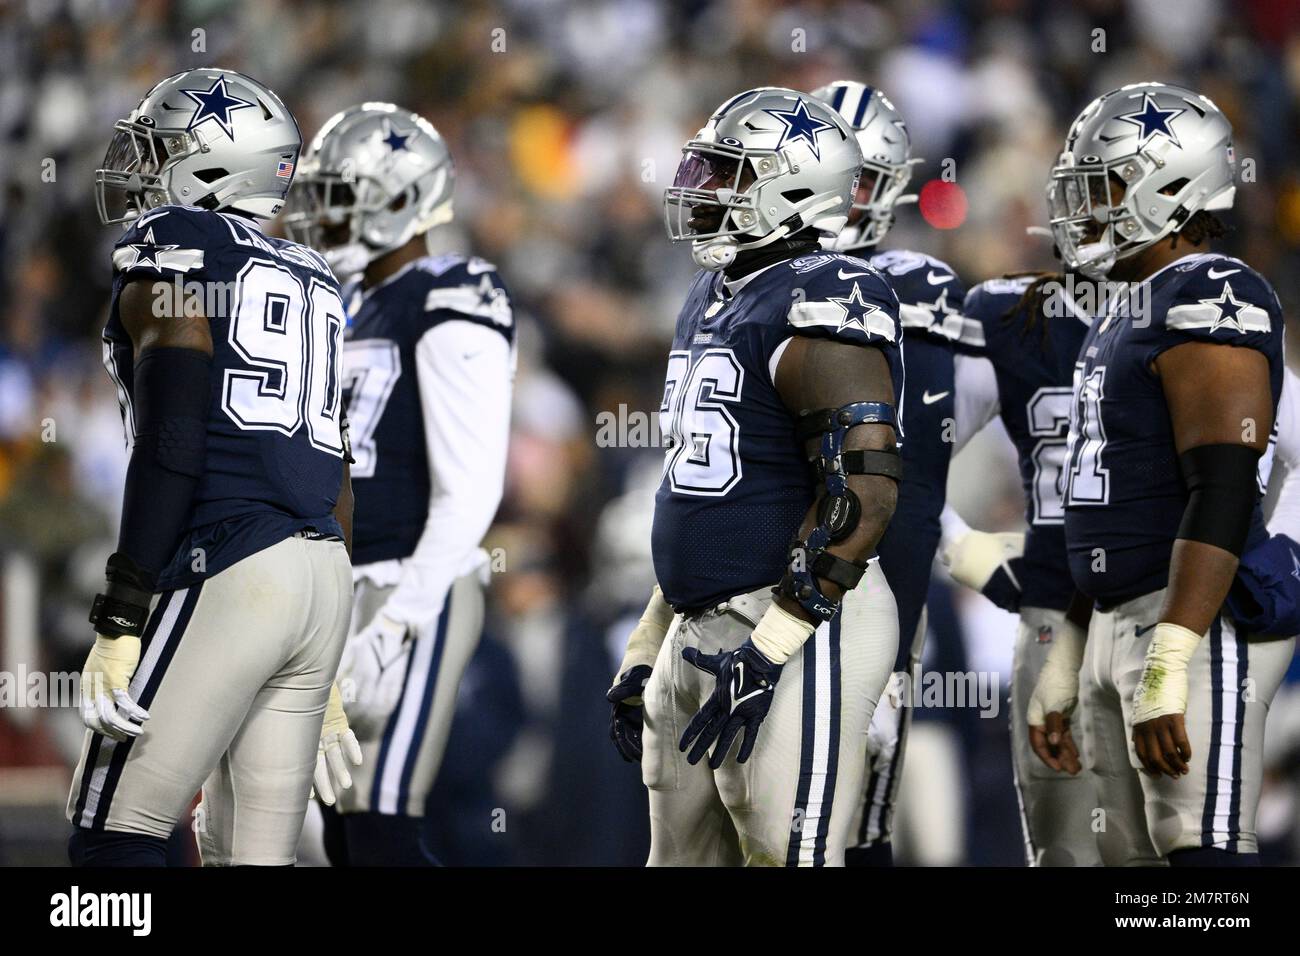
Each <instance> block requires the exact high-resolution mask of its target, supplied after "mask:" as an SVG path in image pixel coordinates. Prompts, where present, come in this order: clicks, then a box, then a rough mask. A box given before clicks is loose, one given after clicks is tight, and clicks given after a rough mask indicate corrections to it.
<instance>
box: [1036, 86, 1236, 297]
mask: <svg viewBox="0 0 1300 956" xmlns="http://www.w3.org/2000/svg"><path fill="white" fill-rule="evenodd" d="M1235 178H1236V160H1235V157H1234V155H1233V148H1232V124H1231V123H1229V122H1228V118H1227V117H1226V116H1224V115H1223V113H1222V111H1221V110H1220V109H1219V108H1218V107H1217V106H1215V105H1214V104H1213V103H1212V102H1211V101H1210V100H1209V98H1207V97H1205V96H1202V95H1201V94H1199V93H1194V92H1192V91H1191V90H1187V89H1184V88H1183V87H1180V86H1167V85H1165V84H1164V83H1135V84H1132V85H1130V86H1125V87H1121V88H1120V89H1118V90H1112V91H1111V92H1109V93H1106V94H1104V95H1102V96H1099V97H1098V98H1097V99H1095V100H1093V101H1092V102H1091V103H1089V104H1088V106H1087V107H1085V108H1084V110H1083V112H1082V113H1080V114H1079V116H1078V118H1077V119H1076V120H1075V121H1074V123H1073V125H1072V126H1071V127H1070V132H1069V134H1068V135H1067V137H1066V140H1065V149H1064V150H1063V151H1062V152H1061V155H1060V158H1059V159H1058V160H1057V164H1056V166H1055V168H1053V170H1052V177H1051V180H1050V181H1049V183H1048V189H1047V200H1048V207H1049V209H1050V212H1051V228H1052V235H1053V238H1054V239H1055V240H1056V245H1057V248H1058V249H1059V250H1060V252H1061V258H1062V259H1063V260H1064V262H1065V264H1066V265H1067V266H1069V267H1070V268H1072V269H1078V270H1080V271H1081V272H1083V273H1084V274H1085V275H1089V276H1091V277H1093V278H1101V277H1103V276H1105V275H1106V274H1107V273H1108V272H1109V271H1110V270H1111V268H1112V267H1113V266H1114V264H1115V262H1116V260H1118V259H1123V258H1126V257H1128V256H1131V255H1134V254H1135V253H1137V252H1139V251H1141V250H1142V249H1145V248H1147V247H1148V246H1150V245H1152V244H1153V243H1156V242H1159V241H1160V240H1161V239H1164V238H1165V237H1166V236H1168V235H1170V234H1171V233H1174V232H1177V231H1178V230H1179V229H1181V228H1182V226H1183V224H1184V223H1186V222H1187V221H1188V220H1189V219H1190V218H1191V217H1192V216H1193V215H1194V214H1195V213H1197V212H1200V211H1201V210H1211V211H1212V210H1217V209H1229V208H1231V207H1232V203H1233V199H1234V197H1235V195H1236V186H1235ZM1121 183H1122V186H1121V185H1120V184H1121Z"/></svg>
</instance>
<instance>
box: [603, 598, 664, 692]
mask: <svg viewBox="0 0 1300 956" xmlns="http://www.w3.org/2000/svg"><path fill="white" fill-rule="evenodd" d="M672 623H673V609H672V607H671V606H670V605H669V604H668V602H667V601H666V600H664V592H663V591H661V590H659V585H657V584H656V585H655V586H654V590H653V591H651V592H650V603H649V604H647V605H646V607H645V611H644V612H642V614H641V620H640V621H638V622H637V625H636V627H635V628H633V629H632V633H631V634H630V635H628V639H627V650H626V651H624V653H623V663H622V664H620V665H619V668H618V673H617V674H616V675H615V676H614V680H615V681H617V680H618V679H619V678H621V677H622V676H623V675H624V674H626V673H627V672H628V671H629V670H631V669H632V668H633V667H637V666H640V665H642V664H644V665H646V666H647V667H653V666H654V663H655V658H656V657H658V656H659V648H660V647H661V646H662V645H663V642H664V638H665V637H666V636H667V635H668V628H669V627H671V626H672Z"/></svg>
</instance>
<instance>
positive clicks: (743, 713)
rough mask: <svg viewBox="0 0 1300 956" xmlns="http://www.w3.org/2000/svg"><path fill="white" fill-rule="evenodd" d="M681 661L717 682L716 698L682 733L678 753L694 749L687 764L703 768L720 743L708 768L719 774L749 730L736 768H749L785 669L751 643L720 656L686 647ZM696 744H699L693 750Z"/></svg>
mask: <svg viewBox="0 0 1300 956" xmlns="http://www.w3.org/2000/svg"><path fill="white" fill-rule="evenodd" d="M682 657H684V658H685V659H686V660H687V661H689V662H690V663H692V664H694V665H695V666H696V667H698V668H699V669H700V670H702V671H708V672H709V673H710V674H712V675H713V676H714V677H716V678H717V679H718V685H717V686H716V687H715V688H713V693H712V694H710V695H709V699H708V700H706V701H705V702H704V706H703V707H701V708H700V712H699V713H698V714H696V715H695V716H694V717H692V718H691V722H690V723H689V724H687V725H686V732H685V733H684V734H682V739H681V743H680V744H679V745H678V746H679V748H680V749H681V750H685V749H686V748H687V747H691V752H690V753H689V754H687V755H686V761H687V763H690V764H697V763H699V762H700V758H701V757H703V756H704V754H705V753H706V752H707V751H708V749H709V745H710V744H712V743H713V742H714V741H715V740H716V741H717V742H718V745H717V746H716V747H715V748H714V749H713V756H712V757H710V758H709V766H710V767H712V768H713V769H714V770H717V769H718V768H719V767H721V766H722V761H723V760H725V759H726V758H727V751H729V750H730V749H731V744H732V742H733V741H734V740H735V739H736V735H737V734H738V733H740V731H741V728H744V731H745V739H744V740H743V741H741V744H740V753H739V755H737V757H736V763H744V762H745V761H746V760H748V759H749V755H750V754H751V753H752V752H753V750H754V743H755V742H756V741H757V740H758V728H759V725H760V724H762V723H763V718H764V717H766V716H767V712H768V709H769V708H770V707H771V706H772V692H773V691H774V690H775V689H776V681H777V678H779V677H780V676H781V665H780V664H773V663H772V662H771V661H769V660H768V659H767V658H766V657H764V656H763V655H762V654H761V653H760V652H759V650H758V648H757V647H755V646H754V644H753V642H752V641H748V640H747V641H745V643H744V644H741V645H740V646H739V647H738V648H736V649H735V650H734V651H722V652H720V653H718V654H701V653H700V652H699V650H698V649H697V648H694V647H686V648H683V649H682ZM692 740H694V741H695V745H694V746H693V747H692V746H691V741H692Z"/></svg>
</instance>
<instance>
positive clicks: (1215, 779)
mask: <svg viewBox="0 0 1300 956" xmlns="http://www.w3.org/2000/svg"><path fill="white" fill-rule="evenodd" d="M1209 637H1210V750H1209V753H1208V754H1207V755H1206V764H1205V806H1204V808H1203V809H1202V810H1201V845H1202V846H1212V845H1213V844H1214V807H1215V804H1216V803H1217V802H1218V799H1219V754H1220V750H1221V748H1220V746H1219V737H1220V735H1221V734H1222V732H1223V625H1222V624H1221V623H1220V621H1219V619H1218V618H1217V617H1216V618H1215V619H1214V623H1213V624H1211V625H1210V635H1209Z"/></svg>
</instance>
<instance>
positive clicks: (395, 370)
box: [343, 255, 515, 565]
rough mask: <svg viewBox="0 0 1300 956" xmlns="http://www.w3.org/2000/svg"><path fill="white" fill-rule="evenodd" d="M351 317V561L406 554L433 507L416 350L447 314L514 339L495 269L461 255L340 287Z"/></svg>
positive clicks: (347, 371) (347, 353) (347, 358)
mask: <svg viewBox="0 0 1300 956" xmlns="http://www.w3.org/2000/svg"><path fill="white" fill-rule="evenodd" d="M344 298H345V300H346V301H347V303H348V309H349V313H350V315H351V319H350V321H349V324H348V328H347V333H346V336H347V342H346V344H345V346H344V372H343V375H344V402H345V405H346V407H347V410H348V422H349V426H350V433H351V438H352V455H353V458H354V459H355V460H354V463H353V465H352V493H353V495H354V496H355V499H356V511H355V514H356V517H355V518H354V520H353V524H352V560H353V563H355V564H357V565H362V564H369V563H371V562H373V561H387V560H390V559H393V558H405V557H409V556H410V554H411V553H412V552H413V551H414V550H415V546H416V543H417V542H418V541H419V540H420V535H421V534H422V533H423V532H424V524H425V519H426V517H427V516H428V513H429V494H430V475H429V452H428V448H427V446H426V443H425V429H424V421H423V414H424V413H423V407H422V404H421V399H420V384H419V380H418V378H417V375H416V346H417V345H418V344H419V342H420V339H422V338H423V337H424V335H425V333H427V332H428V331H429V330H430V329H433V328H434V327H436V326H438V325H441V324H442V323H444V322H447V321H450V320H453V319H455V320H459V321H464V322H471V323H473V324H475V325H481V326H484V327H486V328H489V329H491V330H493V331H495V332H498V333H500V334H501V335H502V336H504V337H505V339H506V341H507V342H510V343H513V342H514V334H515V329H514V320H513V317H512V313H511V308H510V299H509V296H508V294H507V293H506V290H505V287H504V286H503V285H502V284H501V278H500V277H499V276H498V275H497V271H496V267H495V266H493V265H492V264H491V263H489V262H485V261H484V260H482V259H479V258H465V257H464V256H459V255H442V256H431V257H426V258H423V259H418V260H416V261H415V262H413V263H411V264H410V265H408V266H406V267H405V268H404V269H402V270H401V271H400V272H398V273H397V274H396V275H393V276H392V277H390V278H389V279H388V280H386V281H385V282H383V283H380V284H379V285H377V286H375V287H374V288H371V289H366V290H364V291H362V289H361V288H360V284H359V283H352V284H350V285H349V286H348V287H347V289H345V290H344Z"/></svg>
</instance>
